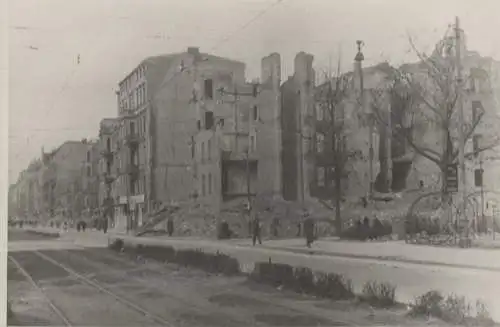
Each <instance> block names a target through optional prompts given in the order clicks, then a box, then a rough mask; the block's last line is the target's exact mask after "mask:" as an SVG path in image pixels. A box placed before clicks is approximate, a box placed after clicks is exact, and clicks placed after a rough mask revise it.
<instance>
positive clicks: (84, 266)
mask: <svg viewBox="0 0 500 327" xmlns="http://www.w3.org/2000/svg"><path fill="white" fill-rule="evenodd" d="M37 241H38V239H37V238H36V237H34V236H32V235H27V233H25V232H23V231H15V232H10V233H9V243H10V244H11V243H12V244H13V243H20V242H37ZM45 242H53V243H56V244H57V245H56V246H59V248H58V249H55V248H56V246H53V247H52V248H50V249H45V248H44V247H41V248H42V249H40V250H37V249H31V250H29V251H11V250H9V260H8V298H9V300H10V301H11V303H12V307H13V310H14V312H15V313H16V315H15V320H16V321H12V322H11V323H10V325H25V326H27V325H45V326H48V325H66V326H83V325H85V326H254V325H257V326H318V325H320V326H340V325H342V326H346V325H350V326H363V325H372V324H373V323H376V322H377V321H379V323H388V324H393V325H397V324H402V323H404V324H405V325H408V324H411V323H417V322H414V321H408V320H407V318H405V317H404V315H402V314H401V312H394V313H390V312H380V313H377V314H375V316H372V315H371V311H370V310H369V308H367V307H364V306H358V307H353V306H352V304H348V303H343V302H331V301H327V300H319V299H313V298H311V297H307V296H303V295H297V294H294V293H290V292H285V291H280V290H275V289H273V288H270V287H267V286H263V285H257V284H254V283H251V282H249V281H247V279H246V278H245V277H236V278H228V277H222V276H215V275H208V274H207V273H205V272H201V271H196V270H191V269H186V268H181V267H178V266H175V265H171V264H159V263H155V262H144V261H143V260H139V261H134V260H132V259H130V258H129V257H127V256H126V255H124V254H123V255H118V256H117V255H116V254H114V253H113V252H111V251H110V250H108V249H105V248H96V247H94V248H79V249H75V248H74V247H68V246H67V245H68V244H67V243H65V242H62V241H61V240H57V239H56V240H54V239H53V240H50V241H45ZM10 244H9V246H10ZM417 324H418V323H417Z"/></svg>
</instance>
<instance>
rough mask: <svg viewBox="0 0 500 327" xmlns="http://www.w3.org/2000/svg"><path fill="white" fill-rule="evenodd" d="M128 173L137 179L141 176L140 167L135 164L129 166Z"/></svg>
mask: <svg viewBox="0 0 500 327" xmlns="http://www.w3.org/2000/svg"><path fill="white" fill-rule="evenodd" d="M126 173H127V174H128V175H130V176H132V177H137V175H138V174H139V166H138V165H136V164H133V163H130V164H128V165H127V169H126Z"/></svg>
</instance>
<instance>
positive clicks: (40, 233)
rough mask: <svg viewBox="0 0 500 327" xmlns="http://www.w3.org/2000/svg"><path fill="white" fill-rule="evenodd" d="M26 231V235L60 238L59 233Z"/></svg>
mask: <svg viewBox="0 0 500 327" xmlns="http://www.w3.org/2000/svg"><path fill="white" fill-rule="evenodd" d="M26 231H27V232H28V233H32V234H37V235H43V236H54V237H61V233H60V232H46V231H41V230H35V229H27V230H26Z"/></svg>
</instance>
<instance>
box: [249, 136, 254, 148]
mask: <svg viewBox="0 0 500 327" xmlns="http://www.w3.org/2000/svg"><path fill="white" fill-rule="evenodd" d="M250 149H251V150H255V136H253V135H252V136H250Z"/></svg>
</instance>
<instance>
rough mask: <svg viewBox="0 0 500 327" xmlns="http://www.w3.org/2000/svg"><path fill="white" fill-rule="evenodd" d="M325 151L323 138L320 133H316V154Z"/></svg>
mask: <svg viewBox="0 0 500 327" xmlns="http://www.w3.org/2000/svg"><path fill="white" fill-rule="evenodd" d="M324 150H325V136H324V135H323V134H321V133H316V152H317V153H322V152H323V151H324Z"/></svg>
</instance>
